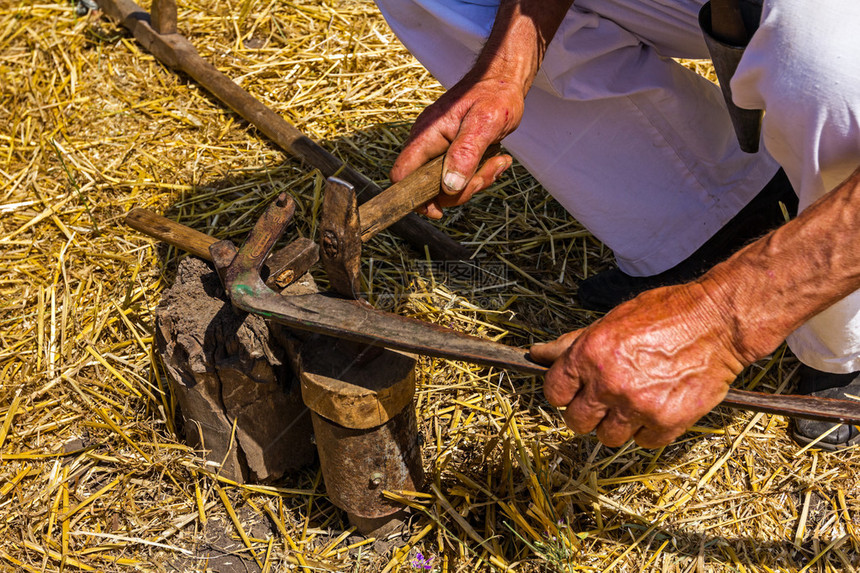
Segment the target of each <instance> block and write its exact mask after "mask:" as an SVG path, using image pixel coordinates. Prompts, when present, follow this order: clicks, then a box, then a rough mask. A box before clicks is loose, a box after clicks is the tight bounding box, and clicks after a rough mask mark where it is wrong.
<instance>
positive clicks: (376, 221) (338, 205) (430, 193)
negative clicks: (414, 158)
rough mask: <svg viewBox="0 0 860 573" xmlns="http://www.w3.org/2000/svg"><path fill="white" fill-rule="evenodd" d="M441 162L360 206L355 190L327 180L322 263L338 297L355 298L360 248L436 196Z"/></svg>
mask: <svg viewBox="0 0 860 573" xmlns="http://www.w3.org/2000/svg"><path fill="white" fill-rule="evenodd" d="M443 159H444V156H440V157H437V158H436V159H434V160H433V161H430V162H429V163H427V164H425V165H423V166H422V167H420V168H419V169H417V170H416V171H415V172H414V173H412V174H411V175H410V176H409V177H407V178H406V179H404V180H403V181H401V182H400V183H399V184H395V185H392V186H391V187H389V188H388V189H386V190H385V191H383V192H382V193H380V194H379V195H377V196H376V197H373V198H372V199H370V200H369V201H367V202H366V203H364V204H362V205H361V207H359V206H358V203H357V200H356V196H355V189H354V188H353V186H352V185H350V184H349V183H347V182H346V181H342V180H341V179H338V178H337V177H329V178H328V180H327V183H326V188H325V196H324V197H323V211H322V220H321V222H320V260H321V261H322V263H323V267H325V270H326V274H327V275H328V279H329V284H330V285H331V288H332V289H333V290H335V291H336V292H338V293H340V294H342V295H344V296H346V297H348V298H358V292H359V290H360V273H359V268H360V265H361V243H362V242H364V241H367V240H369V239H370V238H371V237H373V236H374V235H376V234H377V233H379V232H380V231H382V230H384V229H385V228H387V227H388V226H389V225H391V224H393V223H396V222H397V221H399V220H400V219H401V218H402V217H404V216H405V215H407V214H408V213H410V212H411V211H413V210H414V209H415V208H416V207H418V206H420V205H423V204H424V203H426V202H427V201H429V200H430V199H432V198H433V197H435V196H436V195H438V194H439V192H440V190H441V180H442V161H443Z"/></svg>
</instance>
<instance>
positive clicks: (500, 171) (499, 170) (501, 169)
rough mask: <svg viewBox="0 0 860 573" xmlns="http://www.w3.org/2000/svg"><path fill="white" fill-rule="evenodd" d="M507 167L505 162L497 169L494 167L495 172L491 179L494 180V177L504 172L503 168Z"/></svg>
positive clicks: (496, 177)
mask: <svg viewBox="0 0 860 573" xmlns="http://www.w3.org/2000/svg"><path fill="white" fill-rule="evenodd" d="M508 167H509V165H508V164H507V163H506V164H504V165H502V166H501V167H499V168H498V169H496V172H495V173H494V174H493V181H495V180H496V179H498V178H499V177H501V175H502V173H504V172H505V169H507V168H508Z"/></svg>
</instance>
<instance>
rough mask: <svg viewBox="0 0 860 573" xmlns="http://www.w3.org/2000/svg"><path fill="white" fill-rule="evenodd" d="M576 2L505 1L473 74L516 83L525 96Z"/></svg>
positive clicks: (541, 0) (545, 0)
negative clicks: (568, 12)
mask: <svg viewBox="0 0 860 573" xmlns="http://www.w3.org/2000/svg"><path fill="white" fill-rule="evenodd" d="M572 4H573V0H502V2H501V4H500V6H499V11H498V12H497V13H496V19H495V21H494V23H493V29H492V32H491V33H490V37H489V38H488V39H487V42H486V44H485V45H484V48H483V49H482V50H481V53H480V54H479V55H478V59H477V60H476V62H475V66H474V67H473V69H472V71H471V72H470V73H473V74H477V75H479V76H493V77H502V78H504V79H505V80H506V81H510V82H515V83H517V84H518V85H520V86H522V88H523V94H524V95H525V93H526V92H528V90H529V88H530V87H531V84H532V82H533V81H534V78H535V75H537V71H538V69H539V68H540V65H541V63H542V62H543V57H544V54H546V49H547V46H548V45H549V43H550V41H551V40H552V38H553V36H554V35H555V33H556V31H557V30H558V27H559V25H560V24H561V21H562V20H563V19H564V16H565V14H566V13H567V11H568V9H569V8H570V6H571V5H572Z"/></svg>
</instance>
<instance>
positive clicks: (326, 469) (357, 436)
mask: <svg viewBox="0 0 860 573" xmlns="http://www.w3.org/2000/svg"><path fill="white" fill-rule="evenodd" d="M312 418H313V425H314V436H315V437H316V442H317V452H318V453H319V457H320V466H321V467H322V470H323V479H324V480H325V485H326V494H327V495H328V497H329V498H330V499H331V501H332V503H334V504H335V505H336V506H338V507H340V508H341V509H344V510H346V511H347V512H348V513H349V514H350V517H352V516H357V517H359V518H364V519H371V520H372V519H376V518H380V517H388V516H391V515H392V514H396V513H398V512H399V511H400V510H402V509H403V505H402V504H399V503H396V502H392V501H389V500H387V499H386V498H385V497H384V496H383V495H382V492H383V491H385V490H388V491H395V490H408V491H417V490H419V489H420V488H421V486H422V485H423V483H424V469H423V467H422V464H421V447H420V444H419V441H418V426H417V423H416V421H415V409H414V408H413V407H412V406H411V405H409V406H407V407H406V408H403V410H401V411H400V413H398V414H397V415H395V416H394V417H392V418H391V419H390V420H388V421H387V422H386V423H384V424H382V425H381V426H377V427H375V428H370V429H366V430H358V429H352V428H346V427H344V426H341V425H339V424H336V423H335V422H332V421H331V420H328V419H326V418H324V417H322V416H320V415H319V414H317V413H316V412H313V413H312Z"/></svg>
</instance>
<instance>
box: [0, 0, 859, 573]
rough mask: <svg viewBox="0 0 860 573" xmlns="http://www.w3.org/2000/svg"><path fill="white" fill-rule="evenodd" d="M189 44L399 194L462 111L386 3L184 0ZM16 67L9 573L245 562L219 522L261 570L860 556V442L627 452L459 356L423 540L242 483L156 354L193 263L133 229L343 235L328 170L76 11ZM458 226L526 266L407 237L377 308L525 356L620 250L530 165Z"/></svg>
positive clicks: (287, 485) (783, 364)
mask: <svg viewBox="0 0 860 573" xmlns="http://www.w3.org/2000/svg"><path fill="white" fill-rule="evenodd" d="M180 30H181V31H182V32H183V33H185V34H186V35H188V36H189V37H190V39H191V40H192V41H193V42H194V43H195V44H196V45H197V46H198V48H199V49H200V51H201V53H202V54H203V55H204V56H205V57H207V58H209V59H210V60H211V61H212V62H214V63H215V64H216V65H217V66H218V67H219V68H220V69H221V70H223V71H225V72H226V73H227V74H228V75H230V76H231V77H233V78H236V79H237V81H239V82H240V83H241V84H242V85H243V86H244V87H245V88H246V89H248V90H250V91H251V92H252V93H253V94H255V95H256V96H257V97H258V98H260V99H261V100H262V101H264V102H265V103H266V104H268V105H269V106H271V107H273V108H274V109H275V110H276V111H277V112H278V113H281V114H282V115H284V116H285V117H287V118H288V119H290V120H291V121H293V122H295V123H296V124H297V125H298V126H299V127H300V128H301V129H303V130H304V131H305V132H307V133H309V134H311V135H312V136H313V137H315V138H317V139H318V140H320V141H321V142H322V143H323V144H324V145H325V147H327V148H328V149H330V150H332V151H333V152H334V153H336V154H338V155H340V156H341V157H343V158H345V159H347V160H348V161H349V162H350V163H351V164H353V165H355V166H357V167H359V169H361V170H362V171H363V172H364V173H366V174H367V175H369V176H370V177H372V178H374V179H376V180H377V181H380V182H381V183H384V179H385V176H386V175H385V173H386V169H387V168H388V166H390V164H391V162H392V160H393V158H394V157H395V155H396V151H397V149H398V147H399V146H400V145H401V143H402V141H403V139H404V137H405V135H406V133H407V131H408V126H409V124H410V122H411V121H412V120H413V119H414V117H415V116H416V114H417V113H418V112H419V111H420V109H421V108H422V107H423V106H424V105H426V104H427V103H429V102H431V101H432V100H433V99H434V98H435V97H437V96H438V95H439V93H440V89H439V87H438V85H437V84H435V82H433V81H432V79H431V78H430V77H429V76H428V74H427V73H426V72H425V71H424V70H422V68H421V67H420V66H419V65H418V64H417V63H415V62H414V61H413V60H412V59H411V58H410V57H409V56H408V54H407V53H405V51H404V50H403V48H402V47H401V46H400V45H399V44H398V43H397V42H396V40H395V39H394V38H393V36H392V35H391V33H390V32H389V30H388V29H387V28H386V26H385V25H384V23H383V22H382V20H381V18H380V17H379V15H378V14H377V12H376V11H375V9H374V8H373V6H372V4H371V3H369V2H367V1H361V2H333V1H331V0H327V1H321V2H311V1H303V0H302V1H298V2H293V3H290V2H253V1H252V0H246V1H244V2H236V3H222V2H215V1H214V0H197V1H194V2H183V3H182V6H181V7H180ZM0 73H2V76H0V91H2V96H0V213H2V216H0V266H2V270H3V273H2V276H0V294H2V303H0V309H2V311H0V321H2V327H0V384H2V390H0V454H2V466H0V478H2V479H0V539H2V541H0V564H2V565H3V568H4V569H8V570H10V571H59V570H65V571H76V570H84V571H94V570H101V571H124V570H136V569H139V570H146V571H149V570H152V571H174V570H191V569H194V570H204V569H206V568H207V567H208V568H209V569H210V570H213V571H220V570H224V569H223V568H222V567H223V565H222V564H223V562H224V561H223V560H219V559H212V560H210V561H206V560H200V559H197V560H195V559H194V558H193V557H190V556H189V555H188V554H189V552H192V551H194V550H195V549H197V546H196V544H197V543H199V542H201V539H200V532H201V529H202V524H203V523H204V521H207V520H208V521H210V522H212V521H214V520H220V521H221V522H222V523H223V531H222V534H223V536H224V538H225V539H228V540H229V539H231V538H232V540H235V543H236V546H238V547H239V551H238V553H239V554H241V555H242V556H244V557H247V558H248V561H246V563H248V564H249V565H248V566H249V567H251V569H249V570H254V569H253V568H254V567H256V569H260V568H262V569H265V570H267V571H280V570H286V569H288V568H295V567H301V568H303V569H305V570H322V569H335V570H341V571H398V570H406V571H409V570H413V569H416V568H418V569H420V570H425V569H423V567H422V566H421V564H420V563H419V562H418V561H416V555H417V553H418V552H420V553H421V554H423V556H424V557H426V558H429V557H431V556H432V557H433V561H432V568H433V569H434V570H436V571H472V570H490V569H501V568H504V567H507V566H510V567H511V568H512V569H513V570H517V571H544V570H546V571H574V570H589V571H591V570H598V571H645V570H647V571H652V570H653V571H677V572H686V571H706V570H707V571H795V570H800V569H804V568H805V569H806V570H811V571H821V572H825V571H850V570H853V569H852V567H853V568H857V567H858V566H860V564H858V557H857V556H858V554H860V538H858V536H857V532H856V528H858V527H860V517H858V516H860V501H858V481H857V475H858V469H860V466H859V465H858V464H860V454H858V451H857V449H855V450H853V451H851V452H846V453H842V454H830V453H825V452H821V451H818V450H815V449H801V448H799V447H798V446H796V445H794V444H793V443H792V442H790V441H789V440H788V438H787V436H786V420H785V419H784V418H781V417H777V416H767V415H762V414H756V415H753V414H749V413H743V412H734V411H729V410H726V409H718V410H717V411H715V412H714V413H712V414H711V415H709V416H707V417H706V418H705V419H703V420H702V421H701V422H700V423H699V425H698V426H696V427H695V428H693V429H692V430H691V431H690V432H689V433H688V434H686V435H685V436H683V437H682V438H681V439H679V440H678V441H677V442H676V443H674V444H672V445H670V446H669V447H667V448H664V449H660V450H656V451H649V450H642V449H640V448H638V447H636V446H635V445H631V444H628V445H627V446H625V447H623V448H620V449H617V450H611V449H608V448H605V447H602V446H600V445H599V444H598V443H597V442H596V440H595V439H594V437H593V436H573V435H571V433H570V432H569V431H568V430H566V429H565V428H564V427H563V425H562V424H561V423H560V419H559V416H558V415H557V414H556V413H555V412H553V410H552V408H550V407H548V406H547V404H546V403H545V402H544V401H543V399H542V396H541V393H540V386H539V382H538V381H537V380H534V379H531V378H522V377H518V376H513V375H509V374H507V373H504V372H497V371H492V370H486V369H480V368H475V367H472V366H468V365H463V364H454V363H448V362H444V361H438V360H425V361H424V362H423V363H422V370H421V375H420V389H419V393H418V399H417V406H418V413H419V419H420V420H421V422H420V424H421V427H422V432H423V435H424V438H425V445H424V459H425V466H426V468H427V470H428V476H429V483H428V487H427V488H426V490H425V491H424V492H412V493H410V492H400V493H396V492H395V493H392V494H391V495H392V496H394V497H396V498H397V499H402V500H403V502H404V503H406V504H408V505H410V506H412V507H414V508H415V513H416V515H417V517H416V519H415V520H414V521H413V523H412V526H411V530H410V531H409V532H408V533H407V534H406V535H405V537H404V539H405V541H406V543H405V544H401V545H400V546H399V547H398V546H397V545H396V544H395V545H394V546H393V547H392V548H391V549H389V550H388V551H383V549H384V548H385V546H384V545H379V544H373V543H371V542H368V541H360V540H358V541H357V540H356V539H355V538H354V537H352V536H351V535H350V534H351V532H350V530H349V529H345V528H346V527H347V525H346V521H345V516H344V514H343V513H342V512H341V511H340V510H338V509H336V508H335V507H333V506H332V505H331V504H330V503H329V502H328V500H327V498H326V497H325V495H324V486H323V484H322V483H321V477H320V474H319V471H318V469H317V468H309V469H308V470H307V471H305V472H302V473H299V474H298V475H294V476H290V478H289V479H287V480H285V481H283V482H282V483H278V484H274V485H271V486H266V487H251V486H241V487H239V486H236V485H235V484H232V483H229V482H227V481H225V480H223V479H221V478H219V477H217V471H216V469H215V468H213V467H211V466H207V465H205V464H204V462H203V461H202V459H201V458H200V457H198V456H196V455H195V454H194V452H191V451H189V450H188V449H187V448H186V447H184V446H183V445H182V444H181V443H180V442H178V441H177V440H176V438H175V436H174V432H173V429H174V428H173V420H174V416H175V403H174V401H173V398H172V397H171V396H170V394H169V392H168V391H167V386H166V381H165V379H164V375H163V373H162V370H161V368H160V367H159V365H158V364H157V362H156V361H155V360H154V358H153V354H152V314H151V311H152V309H153V308H154V306H155V305H156V304H157V302H158V299H159V293H160V292H161V290H162V289H163V288H164V287H165V285H168V284H170V282H171V280H172V276H173V273H174V272H175V268H176V262H177V258H178V257H179V256H182V255H181V254H179V253H176V252H175V251H174V250H173V249H167V248H164V247H163V246H158V245H156V244H154V243H153V241H151V240H149V239H147V238H145V237H142V236H140V235H139V234H137V233H135V232H132V231H130V230H129V229H127V228H125V227H124V226H123V225H122V223H121V217H122V215H123V214H124V213H125V212H126V211H127V210H128V209H130V208H132V207H136V206H142V207H150V208H153V209H156V210H159V211H162V212H165V213H166V214H167V215H168V216H170V217H173V218H175V219H177V220H180V221H181V222H183V223H185V224H187V225H191V226H193V227H195V228H197V229H199V230H202V231H205V232H209V233H211V234H214V235H217V236H218V237H221V238H228V237H229V238H241V237H242V236H243V234H244V233H245V232H246V231H247V229H248V228H249V225H250V224H251V223H252V222H253V221H254V219H255V218H256V216H257V215H258V214H259V213H260V210H261V208H262V207H263V206H265V205H266V204H267V203H268V201H269V200H270V199H271V198H272V197H273V196H275V195H276V194H277V193H278V192H279V191H281V190H284V189H286V190H289V191H290V192H291V193H293V194H294V195H295V196H296V197H297V199H298V205H299V213H298V220H299V221H300V224H299V227H298V229H297V230H296V231H297V232H298V233H300V234H303V235H305V236H314V233H315V221H316V215H317V214H318V211H319V206H320V188H321V182H322V181H321V177H320V175H319V174H318V173H316V172H313V171H312V170H309V169H307V168H305V167H303V166H301V165H299V164H297V163H295V162H293V161H289V160H285V157H284V155H283V154H282V153H281V152H279V151H278V150H277V149H275V148H274V147H273V146H272V145H270V144H269V143H267V142H266V141H264V140H262V139H261V138H260V137H259V135H258V134H257V132H256V131H255V130H254V129H253V128H250V127H248V126H247V125H246V124H245V123H244V122H243V121H241V120H239V119H238V118H237V117H236V116H234V115H233V114H232V113H230V112H228V111H225V109H224V107H223V106H221V105H219V104H218V103H217V102H215V101H213V99H212V98H211V97H209V96H208V95H206V94H205V93H204V92H203V91H202V90H201V89H199V88H198V87H196V86H195V85H193V84H191V83H190V82H189V81H188V80H187V78H184V77H181V76H178V75H176V74H174V73H172V72H170V71H168V70H166V69H165V68H163V67H162V66H161V65H160V64H158V63H157V62H156V61H155V60H154V59H153V58H152V57H151V56H150V55H148V54H146V53H144V52H143V51H142V50H141V48H140V47H139V46H138V45H137V44H136V43H135V41H134V40H132V39H130V38H129V36H128V34H126V33H124V32H123V31H122V30H119V29H117V28H116V27H115V26H114V25H111V24H109V23H105V22H98V21H96V20H94V19H92V18H76V17H75V14H74V7H73V6H72V5H70V4H68V3H64V4H50V3H41V4H40V3H35V2H32V1H26V2H22V3H18V2H12V1H11V0H6V1H4V2H3V3H2V4H0ZM441 225H442V227H443V228H444V229H445V230H446V231H448V232H450V233H451V234H452V235H454V236H455V237H456V238H458V239H459V240H462V241H465V242H468V243H469V244H471V245H474V246H476V247H480V251H481V253H482V254H483V255H484V258H483V259H482V265H483V266H484V268H486V269H492V270H493V272H495V273H496V274H498V275H499V276H498V277H496V278H493V279H492V280H488V281H485V280H483V279H481V280H480V281H479V280H477V279H476V278H475V276H472V277H465V278H463V277H460V278H459V279H457V278H451V277H448V278H447V279H446V277H445V273H444V272H442V271H444V269H441V268H439V267H437V266H433V265H429V264H423V263H421V261H422V255H421V254H420V253H415V252H412V251H410V250H409V249H408V248H406V247H404V246H403V245H402V244H400V243H399V242H398V241H396V240H394V239H392V238H391V237H389V236H383V237H380V238H378V239H376V240H374V241H373V242H372V245H369V246H368V247H367V252H368V253H369V254H370V255H372V258H373V261H372V263H368V264H365V266H364V272H365V278H366V280H367V283H368V289H369V291H370V293H371V295H370V296H371V298H372V299H373V300H376V301H377V302H378V303H379V304H380V305H382V306H387V307H396V308H397V309H398V310H400V311H403V312H408V313H410V314H413V315H415V316H419V317H422V318H425V319H430V320H434V321H437V322H441V323H446V324H451V325H453V326H455V327H457V328H461V329H463V330H467V331H470V332H476V333H480V334H482V335H484V336H489V337H493V338H499V339H502V340H504V341H506V342H508V343H511V344H527V343H528V342H530V341H531V339H532V337H534V339H537V340H546V339H548V338H550V337H552V336H554V335H557V334H559V333H561V332H563V331H564V330H566V329H570V328H573V327H576V326H580V325H583V324H587V323H589V322H591V321H592V320H593V319H594V318H595V317H594V316H593V315H591V314H589V313H586V312H584V311H582V310H580V309H578V308H576V303H575V299H574V298H572V297H573V296H574V295H575V283H576V280H577V279H579V278H581V277H583V276H585V275H587V274H591V273H593V272H594V270H595V269H599V268H602V267H604V266H606V265H607V264H608V263H609V253H608V252H606V250H605V249H604V248H603V247H602V246H601V245H600V244H599V243H598V242H596V241H595V240H594V239H593V238H592V237H590V236H589V235H588V234H587V233H586V232H584V231H583V230H582V229H581V228H580V227H579V226H578V225H577V224H576V223H575V222H574V221H572V220H570V218H569V217H567V216H566V215H565V213H564V211H563V210H562V209H561V208H560V207H559V206H558V205H557V204H556V203H554V202H553V201H552V200H550V199H549V198H547V196H546V194H545V193H544V192H543V191H542V189H541V188H540V187H539V186H538V185H537V183H536V182H535V181H534V180H533V179H532V178H530V177H529V176H528V174H527V173H526V172H525V171H524V170H523V169H522V168H519V167H517V168H515V169H514V170H513V173H511V174H509V175H507V176H505V177H503V178H502V180H501V181H500V182H499V183H498V184H497V185H495V186H494V187H493V189H491V190H490V191H489V192H487V193H485V194H484V195H482V196H481V197H480V198H477V199H476V200H475V201H473V202H472V203H470V204H469V205H468V206H466V207H464V208H462V209H459V210H452V211H451V212H450V213H449V214H448V215H447V218H446V219H445V220H444V221H443V222H442V223H441ZM416 261H417V262H416ZM481 276H483V275H481ZM529 333H531V334H529ZM795 365H796V362H795V361H794V360H793V359H792V358H791V357H790V356H788V355H786V354H785V353H784V350H780V351H779V352H778V353H776V354H775V355H774V356H773V357H772V358H770V359H768V360H764V361H762V362H760V363H758V364H756V365H754V366H753V367H751V368H749V369H748V371H747V372H746V373H745V374H744V375H743V377H742V378H741V379H740V380H739V381H738V384H737V385H738V386H739V387H745V388H756V389H759V390H763V391H766V392H774V391H782V392H784V391H787V390H789V389H790V388H791V385H792V384H793V381H792V378H791V375H792V373H793V371H794V367H795ZM255 516H264V520H263V521H264V522H265V523H267V524H268V527H264V528H263V529H262V530H259V528H257V527H256V526H254V527H252V522H254V519H252V518H254V517H255ZM257 521H258V522H259V521H260V520H259V519H257ZM211 543H215V541H212V542H211Z"/></svg>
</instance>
